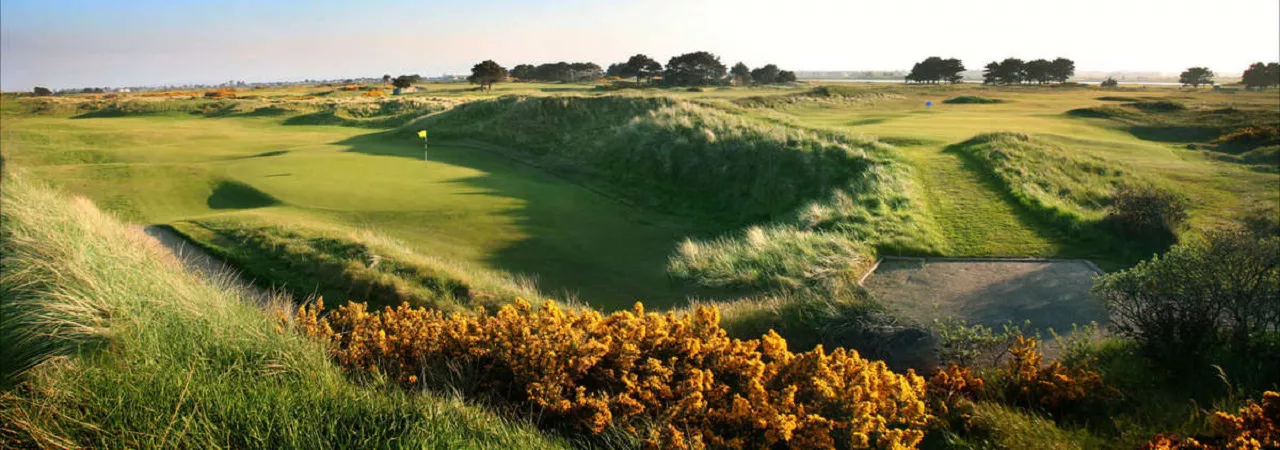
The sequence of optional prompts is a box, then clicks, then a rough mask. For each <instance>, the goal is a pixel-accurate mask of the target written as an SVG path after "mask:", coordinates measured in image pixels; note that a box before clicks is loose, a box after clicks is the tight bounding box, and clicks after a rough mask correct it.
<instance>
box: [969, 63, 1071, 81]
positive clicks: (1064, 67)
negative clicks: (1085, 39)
mask: <svg viewBox="0 0 1280 450" xmlns="http://www.w3.org/2000/svg"><path fill="white" fill-rule="evenodd" d="M1075 74H1076V63H1075V61H1072V60H1070V59H1067V58H1056V59H1054V60H1053V61H1049V60H1047V59H1033V60H1031V61H1025V62H1024V61H1023V60H1021V59H1018V58H1005V59H1004V60H1003V61H1000V62H996V61H992V62H990V63H987V65H986V67H984V68H983V71H982V83H983V84H1023V83H1035V84H1044V83H1049V82H1058V83H1065V82H1066V81H1067V80H1068V79H1070V78H1071V77H1072V76H1075Z"/></svg>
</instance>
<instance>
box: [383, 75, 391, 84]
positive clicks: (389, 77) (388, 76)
mask: <svg viewBox="0 0 1280 450" xmlns="http://www.w3.org/2000/svg"><path fill="white" fill-rule="evenodd" d="M390 82H391V75H390V74H387V75H383V76H382V84H387V83H390Z"/></svg>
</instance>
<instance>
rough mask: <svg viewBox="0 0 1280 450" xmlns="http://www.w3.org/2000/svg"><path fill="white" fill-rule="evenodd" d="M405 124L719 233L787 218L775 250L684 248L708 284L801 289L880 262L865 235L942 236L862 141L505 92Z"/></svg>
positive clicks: (641, 104) (675, 266) (928, 242)
mask: <svg viewBox="0 0 1280 450" xmlns="http://www.w3.org/2000/svg"><path fill="white" fill-rule="evenodd" d="M405 128H406V129H407V130H417V129H419V128H426V129H428V130H430V131H431V133H432V136H433V137H445V138H471V139H479V140H485V141H490V142H494V143H498V144H502V145H506V146H509V147H513V148H516V149H518V151H517V154H516V155H515V156H517V157H519V158H522V159H524V160H527V161H530V162H532V163H534V164H537V165H539V166H542V167H545V168H548V169H550V170H552V171H556V172H559V173H562V174H566V175H570V176H577V177H581V178H585V179H587V180H589V181H590V182H593V183H597V184H599V185H602V186H605V187H606V189H608V190H611V191H614V192H616V193H617V195H618V196H620V197H623V198H626V199H628V200H630V201H632V202H634V203H638V204H641V205H644V206H647V207H651V208H655V209H659V210H663V211H667V212H674V213H679V214H684V215H687V216H692V217H698V218H704V219H708V221H709V222H711V223H714V224H715V225H714V226H715V227H716V228H720V229H723V228H730V229H732V228H734V227H738V226H743V225H750V224H755V223H762V222H771V223H773V225H771V228H770V229H769V232H768V234H769V235H770V236H771V239H770V242H771V245H772V246H773V247H772V248H770V249H766V250H760V249H758V248H757V246H756V245H755V244H750V243H742V242H739V239H741V238H740V237H738V236H736V235H735V236H732V237H728V238H724V239H721V240H715V241H710V242H705V243H697V242H690V243H686V244H684V245H683V246H682V247H681V248H682V250H681V252H680V254H678V255H677V256H675V257H674V258H675V259H674V260H673V263H672V270H673V271H674V272H675V273H676V274H677V275H678V276H684V277H690V278H693V279H695V280H698V282H699V283H701V284H704V285H710V286H726V285H731V286H750V287H780V286H786V285H795V284H801V283H804V282H806V281H811V280H814V279H818V278H826V277H829V276H836V275H837V274H843V273H848V271H849V268H851V267H855V266H857V265H858V264H861V263H863V262H865V261H866V260H868V259H870V257H869V255H865V254H858V249H860V248H862V247H861V246H860V245H858V244H855V243H854V242H864V243H866V244H867V245H866V246H865V247H866V248H876V249H889V250H891V251H894V252H929V251H931V250H932V249H933V248H934V246H935V245H936V242H937V240H936V239H935V238H934V237H932V236H930V235H929V233H928V232H927V231H925V227H924V226H923V225H922V224H921V223H920V222H921V221H919V220H918V219H917V217H916V216H915V214H917V213H916V212H914V211H918V209H917V208H913V207H912V201H911V199H910V198H909V197H908V196H907V194H906V193H907V192H908V191H910V189H909V188H908V186H907V185H906V183H907V181H906V180H907V177H906V176H905V175H904V171H905V170H906V168H905V167H904V165H903V164H900V163H899V162H898V161H897V160H896V159H895V156H894V155H893V154H892V152H891V151H890V150H889V148H888V147H886V146H884V145H883V144H878V143H875V142H872V141H867V140H862V139H860V138H856V137H853V136H849V135H844V134H838V133H833V132H819V131H813V130H808V129H804V128H800V127H796V126H791V125H787V124H781V123H775V122H768V121H764V120H760V119H756V118H752V117H749V116H747V115H744V114H735V113H734V112H731V111H726V110H724V109H720V108H715V107H713V106H709V105H700V104H694V103H690V102H684V101H678V100H674V99H669V98H635V97H596V98H565V97H560V98H556V97H552V98H523V97H505V98H500V99H497V100H490V101H478V102H473V103H469V104H466V105H462V106H460V107H457V108H455V109H454V110H452V111H449V112H446V113H442V114H438V115H435V116H432V117H430V118H427V119H425V120H423V121H420V122H416V123H414V124H411V125H409V126H406V127H405ZM815 233H819V234H815ZM821 233H826V234H821ZM817 241H824V242H825V243H822V244H814V243H815V242H817ZM837 241H845V242H842V243H836V242H837ZM815 245H816V247H821V249H820V250H818V249H815ZM854 255H858V256H854ZM747 267H751V268H752V270H749V271H741V270H740V269H743V268H747Z"/></svg>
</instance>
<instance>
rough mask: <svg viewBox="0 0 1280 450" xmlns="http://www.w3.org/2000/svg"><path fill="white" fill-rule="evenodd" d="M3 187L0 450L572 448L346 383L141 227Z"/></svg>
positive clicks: (315, 348)
mask: <svg viewBox="0 0 1280 450" xmlns="http://www.w3.org/2000/svg"><path fill="white" fill-rule="evenodd" d="M3 182H4V189H3V197H2V198H0V202H3V208H2V209H0V214H3V222H2V224H3V225H0V226H2V227H3V228H2V230H3V234H4V240H3V245H4V247H3V259H2V260H0V266H2V267H3V274H4V275H3V278H0V294H3V295H0V298H2V299H3V300H2V302H0V354H2V356H3V358H0V361H3V362H4V367H3V368H2V369H3V375H4V378H5V380H7V381H6V387H5V388H4V391H3V393H0V446H5V447H10V446H13V447H23V446H45V447H71V446H86V447H116V448H121V447H201V448H209V447H259V448H261V447H270V448H354V447H361V448H389V447H436V448H443V447H450V448H452V447H460V448H461V447H471V448H512V447H522V448H559V447H563V446H564V445H563V444H562V443H559V442H556V441H554V440H549V439H547V438H546V437H544V436H542V435H541V434H539V433H537V432H536V431H533V430H532V428H531V427H529V426H525V425H519V424H513V423H510V422H507V421H504V420H502V419H499V418H497V417H495V416H493V415H492V414H490V413H486V412H483V411H481V410H478V409H476V408H474V407H472V406H468V405H465V404H462V403H461V402H460V401H458V400H450V399H445V398H438V397H432V396H427V395H421V394H409V393H404V392H402V391H399V390H396V389H392V388H388V387H385V386H383V385H382V383H381V382H379V381H378V380H369V381H368V382H367V383H360V384H355V383H352V382H351V381H348V379H347V377H346V376H344V375H343V373H342V372H341V371H340V370H338V369H337V368H336V367H334V366H332V365H331V363H329V361H328V359H327V357H326V355H325V353H324V351H323V349H322V348H321V347H320V346H319V345H317V344H314V343H312V342H308V341H306V340H305V339H303V338H301V337H296V336H293V335H292V334H289V333H282V332H281V331H280V330H279V329H278V326H277V324H276V322H275V320H276V319H274V318H272V316H271V315H270V314H269V312H268V311H267V310H264V309H262V308H261V307H259V306H256V305H253V304H250V303H249V302H250V301H251V300H249V298H250V297H248V296H246V295H241V294H239V293H238V292H237V291H236V290H235V289H233V288H231V287H230V285H228V284H226V281H225V280H209V279H205V278H203V277H201V276H198V275H195V274H193V273H190V272H186V271H184V270H183V269H181V266H180V265H179V264H177V263H176V262H175V261H174V260H173V259H172V257H171V256H168V255H167V253H166V252H165V251H164V250H162V249H160V248H158V246H157V245H156V244H153V243H150V242H149V241H148V240H147V238H146V237H145V236H144V235H143V234H142V233H141V232H140V231H139V230H137V229H136V228H134V227H131V226H128V225H125V224H122V223H120V222H118V221H117V220H116V219H114V218H113V217H111V216H109V215H107V214H104V213H102V212H100V211H99V210H98V209H97V208H95V207H94V206H93V204H92V203H90V202H89V201H87V200H84V199H69V198H67V197H64V196H62V195H60V194H57V193H55V192H53V191H51V190H48V189H46V188H42V187H38V186H35V185H32V184H30V183H29V182H27V181H25V180H24V179H22V178H15V177H14V176H13V175H9V176H7V177H6V178H5V179H4V180H3Z"/></svg>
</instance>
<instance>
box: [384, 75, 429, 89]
mask: <svg viewBox="0 0 1280 450" xmlns="http://www.w3.org/2000/svg"><path fill="white" fill-rule="evenodd" d="M387 81H391V85H392V86H395V87H398V88H401V89H404V88H407V87H409V86H413V83H418V82H421V81H422V76H420V75H400V76H398V77H395V79H392V78H391V75H383V76H382V82H383V83H385V82H387Z"/></svg>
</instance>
